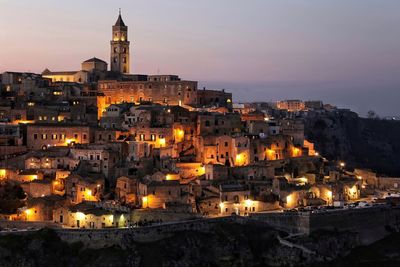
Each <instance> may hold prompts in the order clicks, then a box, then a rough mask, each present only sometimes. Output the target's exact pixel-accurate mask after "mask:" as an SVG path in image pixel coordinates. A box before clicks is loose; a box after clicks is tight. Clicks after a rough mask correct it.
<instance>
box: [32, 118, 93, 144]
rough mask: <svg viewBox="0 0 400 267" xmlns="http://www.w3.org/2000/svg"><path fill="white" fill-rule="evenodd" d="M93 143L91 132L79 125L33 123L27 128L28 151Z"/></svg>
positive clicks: (89, 129)
mask: <svg viewBox="0 0 400 267" xmlns="http://www.w3.org/2000/svg"><path fill="white" fill-rule="evenodd" d="M92 141H93V131H92V129H91V128H90V127H89V126H86V125H80V124H67V123H60V124H46V123H35V124H29V125H28V126H27V135H26V145H27V148H28V149H34V150H38V149H47V148H49V147H52V146H68V145H70V144H72V143H75V144H87V143H90V142H92Z"/></svg>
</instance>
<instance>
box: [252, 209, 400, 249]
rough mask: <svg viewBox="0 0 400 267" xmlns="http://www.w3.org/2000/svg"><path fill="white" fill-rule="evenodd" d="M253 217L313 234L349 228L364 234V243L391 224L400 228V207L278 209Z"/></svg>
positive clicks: (362, 236) (294, 230) (272, 224)
mask: <svg viewBox="0 0 400 267" xmlns="http://www.w3.org/2000/svg"><path fill="white" fill-rule="evenodd" d="M250 218H251V219H255V220H259V221H263V222H266V223H268V224H269V225H270V226H272V227H274V228H276V229H278V230H282V231H286V232H288V233H304V234H310V233H311V232H314V231H316V230H321V229H325V230H339V231H344V230H349V231H355V232H358V233H360V234H361V236H360V238H362V239H363V240H361V241H362V243H370V242H372V241H374V240H377V239H379V238H382V237H383V236H384V235H385V234H386V230H387V228H388V227H390V228H394V229H399V227H400V208H399V207H390V206H386V205H384V206H375V207H369V208H360V209H338V210H326V211H319V212H316V213H312V212H274V213H254V214H250Z"/></svg>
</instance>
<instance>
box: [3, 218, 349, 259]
mask: <svg viewBox="0 0 400 267" xmlns="http://www.w3.org/2000/svg"><path fill="white" fill-rule="evenodd" d="M278 234H280V235H281V236H284V235H285V234H283V233H278V232H277V231H276V230H273V229H271V228H269V227H268V226H266V225H265V224H261V223H249V224H237V223H221V224H215V225H213V227H212V228H211V229H210V231H206V232H200V231H182V232H177V233H173V234H171V235H170V236H168V237H165V238H163V239H161V240H157V241H149V242H127V244H126V246H125V248H124V249H122V248H121V247H118V246H110V247H105V248H100V249H90V248H88V247H84V246H83V245H82V244H81V243H73V244H68V243H65V242H62V241H61V240H60V239H59V238H58V236H57V235H56V233H55V232H53V231H52V230H42V231H39V232H37V233H33V234H26V235H7V236H1V237H0V266H309V265H310V264H317V263H324V262H327V261H329V260H331V259H334V258H336V257H338V256H343V255H347V254H348V253H349V252H350V250H351V249H352V248H353V247H355V246H356V245H357V235H356V234H349V233H338V232H335V233H332V232H321V233H316V234H315V235H313V236H311V237H307V238H300V239H296V238H291V239H289V240H290V242H293V244H296V243H299V244H302V245H304V246H306V247H307V248H308V249H310V250H312V251H315V253H312V254H310V253H306V252H305V251H304V250H302V249H299V248H296V247H291V246H290V245H289V246H288V245H287V244H286V245H282V244H281V242H280V241H279V239H278Z"/></svg>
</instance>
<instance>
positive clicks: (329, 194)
mask: <svg viewBox="0 0 400 267" xmlns="http://www.w3.org/2000/svg"><path fill="white" fill-rule="evenodd" d="M326 196H327V198H328V201H332V191H327V192H326Z"/></svg>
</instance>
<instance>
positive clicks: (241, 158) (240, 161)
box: [235, 154, 246, 166]
mask: <svg viewBox="0 0 400 267" xmlns="http://www.w3.org/2000/svg"><path fill="white" fill-rule="evenodd" d="M245 163H246V157H245V156H244V155H243V154H237V155H236V160H235V165H236V166H242V165H244V164H245Z"/></svg>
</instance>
